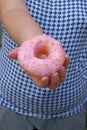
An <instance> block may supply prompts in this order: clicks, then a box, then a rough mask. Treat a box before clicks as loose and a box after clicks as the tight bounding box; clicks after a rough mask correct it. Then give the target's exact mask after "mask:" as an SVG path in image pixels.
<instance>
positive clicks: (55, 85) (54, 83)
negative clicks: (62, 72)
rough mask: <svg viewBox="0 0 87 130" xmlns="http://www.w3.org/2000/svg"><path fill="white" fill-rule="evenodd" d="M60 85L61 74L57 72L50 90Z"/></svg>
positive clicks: (52, 78) (51, 79)
mask: <svg viewBox="0 0 87 130" xmlns="http://www.w3.org/2000/svg"><path fill="white" fill-rule="evenodd" d="M59 83H60V81H59V74H58V73H57V72H56V73H54V74H53V75H52V76H51V78H50V84H49V88H50V89H55V88H56V87H57V86H58V85H59Z"/></svg>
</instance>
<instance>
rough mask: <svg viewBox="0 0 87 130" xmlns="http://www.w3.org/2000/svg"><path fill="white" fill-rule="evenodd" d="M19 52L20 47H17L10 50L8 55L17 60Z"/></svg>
mask: <svg viewBox="0 0 87 130" xmlns="http://www.w3.org/2000/svg"><path fill="white" fill-rule="evenodd" d="M17 54H18V48H16V49H14V50H12V51H10V52H9V53H8V57H9V58H10V59H15V60H17Z"/></svg>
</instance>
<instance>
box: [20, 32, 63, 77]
mask: <svg viewBox="0 0 87 130" xmlns="http://www.w3.org/2000/svg"><path fill="white" fill-rule="evenodd" d="M64 60H65V52H64V49H63V47H62V45H61V43H60V42H59V41H57V40H55V39H53V38H51V37H50V36H47V35H46V34H43V35H41V36H36V37H35V38H33V39H32V40H26V41H24V42H23V43H22V44H21V46H20V47H19V49H18V63H19V65H20V66H21V67H22V68H23V70H24V71H25V72H26V73H27V74H29V75H33V76H38V77H40V78H41V77H43V76H51V75H52V74H54V73H55V72H57V71H58V70H59V69H60V68H61V66H63V64H64Z"/></svg>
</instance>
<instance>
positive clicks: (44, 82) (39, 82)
mask: <svg viewBox="0 0 87 130" xmlns="http://www.w3.org/2000/svg"><path fill="white" fill-rule="evenodd" d="M32 80H33V81H34V83H35V84H36V85H37V86H38V87H40V88H43V87H47V86H48V84H49V78H48V77H43V78H41V79H39V78H36V77H32Z"/></svg>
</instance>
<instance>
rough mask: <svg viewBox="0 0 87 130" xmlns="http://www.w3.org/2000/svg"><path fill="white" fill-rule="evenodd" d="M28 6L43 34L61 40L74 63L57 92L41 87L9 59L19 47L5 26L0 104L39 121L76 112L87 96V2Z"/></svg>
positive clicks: (37, 1)
mask: <svg viewBox="0 0 87 130" xmlns="http://www.w3.org/2000/svg"><path fill="white" fill-rule="evenodd" d="M25 3H26V5H27V7H28V10H29V11H30V13H31V15H32V17H33V18H34V20H35V21H36V22H37V23H38V24H39V26H40V27H41V29H42V30H43V32H44V33H46V34H47V35H49V36H51V37H53V38H55V39H56V40H60V41H61V43H62V45H63V47H64V50H65V52H66V53H67V54H68V55H69V56H70V57H71V62H70V65H69V67H68V68H67V70H66V73H67V78H66V81H65V82H64V83H62V84H61V85H60V86H59V87H57V88H56V89H54V90H50V89H49V88H48V87H47V88H39V87H38V86H36V85H35V84H34V83H33V81H32V80H31V78H30V77H29V76H28V75H27V74H26V73H25V72H24V71H23V70H22V69H21V68H20V66H19V65H18V62H17V61H15V60H10V59H9V58H8V57H7V54H8V52H9V51H10V50H12V49H14V48H16V47H18V46H17V45H16V44H15V43H14V41H12V39H11V38H10V37H9V35H8V33H7V32H6V30H5V29H4V26H3V25H2V48H1V49H0V104H2V105H4V106H6V107H8V108H10V109H11V110H13V111H15V112H18V113H21V114H25V115H29V116H32V117H36V118H39V119H50V118H55V117H66V116H69V115H72V114H74V113H77V112H78V111H80V110H81V109H83V107H84V105H85V102H86V97H87V94H86V93H87V1H86V0H84V1H82V0H77V1H76V0H74V1H73V0H70V1H68V0H25ZM16 22H17V21H16Z"/></svg>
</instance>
